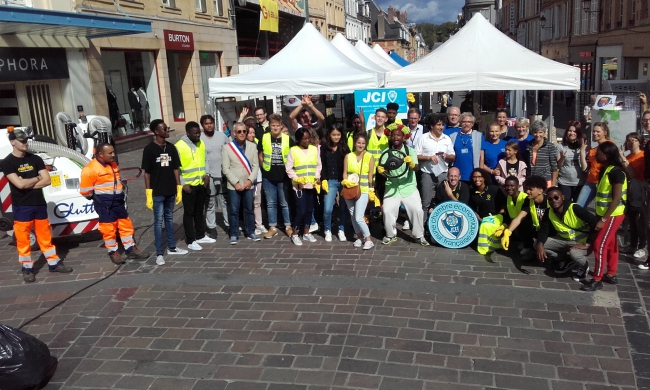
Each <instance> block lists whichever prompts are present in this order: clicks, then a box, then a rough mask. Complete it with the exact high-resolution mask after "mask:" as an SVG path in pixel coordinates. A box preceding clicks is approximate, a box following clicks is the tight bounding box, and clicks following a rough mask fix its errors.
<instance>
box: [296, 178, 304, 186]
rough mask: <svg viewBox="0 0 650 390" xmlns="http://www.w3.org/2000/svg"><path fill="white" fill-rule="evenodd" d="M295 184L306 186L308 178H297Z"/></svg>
mask: <svg viewBox="0 0 650 390" xmlns="http://www.w3.org/2000/svg"><path fill="white" fill-rule="evenodd" d="M294 182H296V184H301V185H305V183H307V178H306V177H297V178H296V179H295V180H294Z"/></svg>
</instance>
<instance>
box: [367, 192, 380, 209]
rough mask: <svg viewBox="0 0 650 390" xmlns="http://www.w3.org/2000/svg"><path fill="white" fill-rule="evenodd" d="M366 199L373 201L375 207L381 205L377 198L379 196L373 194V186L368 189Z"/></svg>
mask: <svg viewBox="0 0 650 390" xmlns="http://www.w3.org/2000/svg"><path fill="white" fill-rule="evenodd" d="M368 200H369V201H371V202H375V207H379V206H381V201H380V200H379V197H378V196H377V195H375V189H374V188H371V189H369V190H368Z"/></svg>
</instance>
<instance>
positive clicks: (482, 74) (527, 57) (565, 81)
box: [385, 13, 580, 92]
mask: <svg viewBox="0 0 650 390" xmlns="http://www.w3.org/2000/svg"><path fill="white" fill-rule="evenodd" d="M385 87H386V88H407V89H408V91H409V92H427V91H463V90H481V91H484V90H578V89H580V70H579V69H578V68H575V67H573V66H570V65H565V64H561V63H559V62H555V61H553V60H550V59H548V58H545V57H543V56H541V55H538V54H536V53H533V52H532V51H530V50H528V49H526V48H525V47H523V46H521V45H520V44H518V43H517V42H515V41H513V40H512V39H510V38H508V37H507V36H506V35H504V34H503V33H502V32H501V31H499V30H497V29H496V28H495V27H494V26H492V25H491V24H490V22H488V21H487V20H486V19H485V17H483V16H482V15H481V14H480V13H477V14H475V15H474V17H473V18H472V19H471V20H470V21H469V22H468V23H467V24H466V25H465V26H464V27H463V28H461V29H460V31H459V32H458V33H456V34H455V35H453V36H452V37H451V38H450V39H449V40H448V41H447V42H445V43H444V44H442V45H441V46H440V47H438V48H437V49H436V50H434V51H433V52H431V53H430V54H429V55H427V56H426V57H424V58H422V59H420V60H419V61H417V62H415V63H413V64H411V65H409V66H407V67H404V68H400V69H398V70H394V71H390V72H388V73H387V74H386V84H385Z"/></svg>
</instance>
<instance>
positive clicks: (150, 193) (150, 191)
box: [144, 188, 153, 210]
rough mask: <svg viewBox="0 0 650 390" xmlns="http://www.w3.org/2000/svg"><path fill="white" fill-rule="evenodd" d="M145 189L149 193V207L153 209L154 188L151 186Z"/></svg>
mask: <svg viewBox="0 0 650 390" xmlns="http://www.w3.org/2000/svg"><path fill="white" fill-rule="evenodd" d="M144 191H145V193H146V194H147V208H148V209H149V210H153V189H151V188H149V189H146V190H144Z"/></svg>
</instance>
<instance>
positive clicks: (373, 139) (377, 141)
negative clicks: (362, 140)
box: [366, 129, 388, 162]
mask: <svg viewBox="0 0 650 390" xmlns="http://www.w3.org/2000/svg"><path fill="white" fill-rule="evenodd" d="M366 149H367V151H368V153H370V154H372V157H374V158H375V161H376V162H379V157H380V156H381V154H382V153H383V151H384V150H386V149H388V137H387V136H385V135H382V136H381V138H377V134H376V133H375V129H372V130H370V131H368V147H367V148H366Z"/></svg>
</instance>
